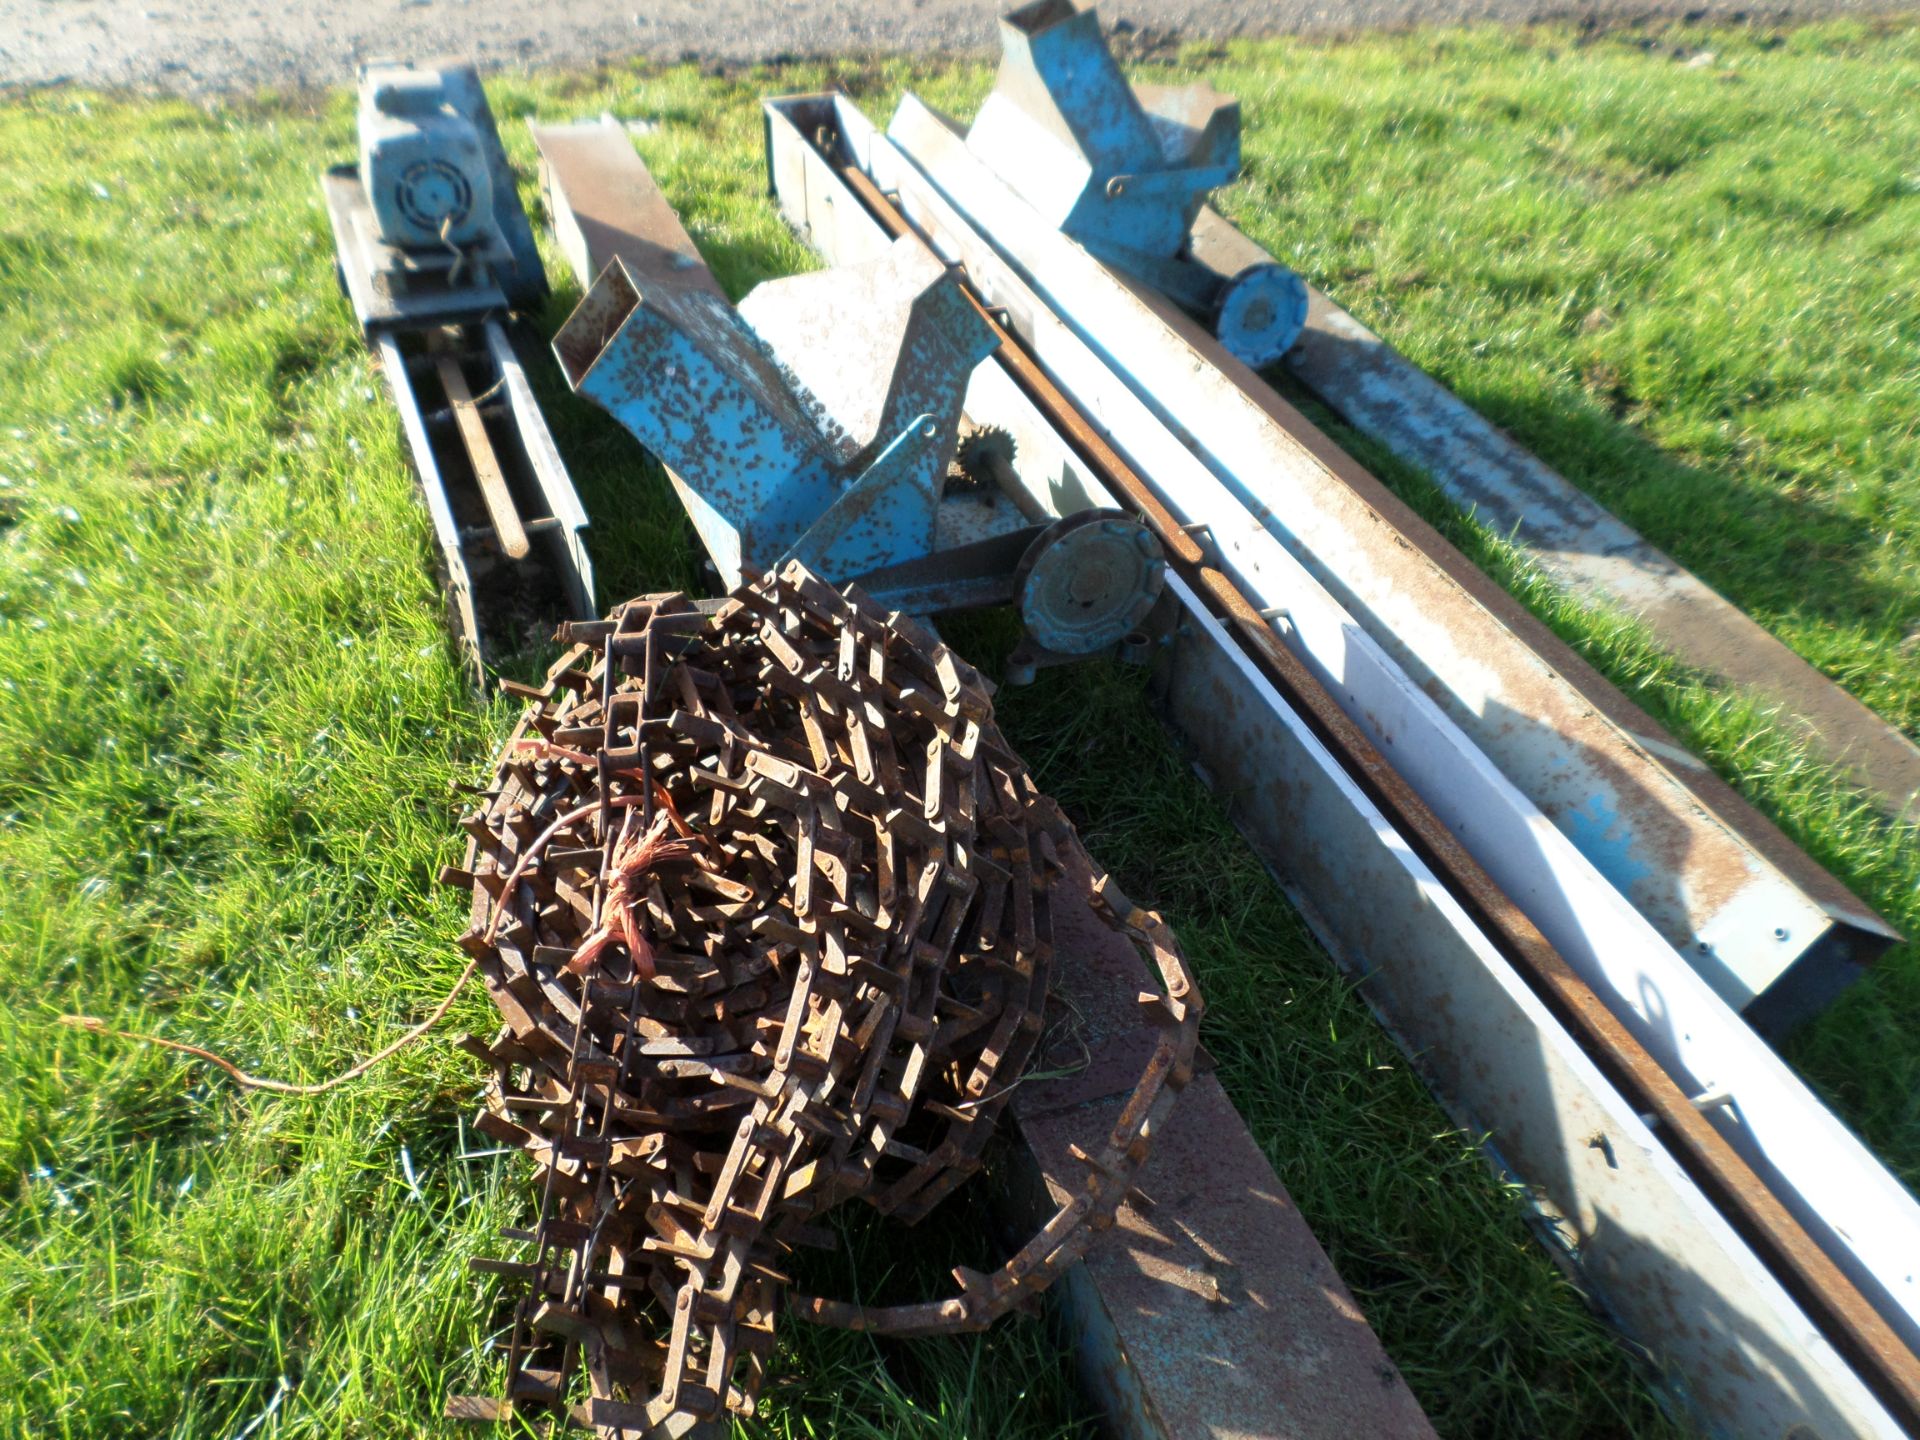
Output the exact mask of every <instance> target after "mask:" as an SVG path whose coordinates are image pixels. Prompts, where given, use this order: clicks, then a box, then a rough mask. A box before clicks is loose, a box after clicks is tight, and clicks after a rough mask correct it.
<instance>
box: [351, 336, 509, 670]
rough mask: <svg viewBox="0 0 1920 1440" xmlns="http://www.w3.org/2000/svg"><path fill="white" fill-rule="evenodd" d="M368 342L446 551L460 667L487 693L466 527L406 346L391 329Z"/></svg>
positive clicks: (444, 561)
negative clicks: (450, 496)
mask: <svg viewBox="0 0 1920 1440" xmlns="http://www.w3.org/2000/svg"><path fill="white" fill-rule="evenodd" d="M367 338H368V340H369V341H370V342H371V343H372V345H373V349H374V353H375V354H377V355H378V356H379V357H380V373H381V374H382V375H384V376H385V377H386V381H387V393H388V394H390V395H392V396H393V408H394V409H396V410H398V411H399V412H400V430H401V433H402V434H404V435H405V436H406V437H407V449H408V450H409V451H410V452H411V453H412V455H413V468H414V469H415V470H416V471H417V472H418V473H419V476H420V494H421V498H422V499H424V500H425V501H426V506H427V516H428V518H429V519H431V520H432V522H433V538H434V544H435V546H436V547H437V548H438V549H439V551H440V567H441V569H442V570H443V571H444V572H445V579H446V584H445V587H444V590H445V594H446V602H447V612H448V619H449V622H450V624H451V627H452V630H453V636H454V641H455V643H456V645H457V646H458V648H459V651H460V667H461V669H463V670H465V671H466V672H467V678H468V679H469V680H470V681H472V683H473V684H474V685H476V686H479V687H480V688H481V689H485V688H486V683H487V671H486V663H485V661H484V660H482V658H481V648H480V620H479V617H478V616H477V615H476V614H475V613H474V608H473V578H472V577H471V576H470V575H469V574H468V573H467V558H466V555H465V553H464V552H463V551H462V550H461V548H460V527H459V526H458V525H457V524H455V523H454V518H453V510H452V507H450V506H449V505H448V504H447V488H446V483H445V482H444V481H443V480H442V479H441V478H440V466H439V464H438V463H437V462H436V461H435V460H434V455H433V442H432V441H431V440H430V439H428V438H427V426H426V422H425V421H424V420H423V419H422V418H421V415H420V402H419V401H418V400H417V399H416V398H415V396H414V393H413V383H412V381H410V380H409V379H408V378H407V361H406V357H405V356H403V355H402V354H401V353H400V342H399V341H398V340H396V339H395V338H394V337H393V335H392V334H391V333H390V332H389V331H386V330H374V331H371V332H369V334H368V337H367Z"/></svg>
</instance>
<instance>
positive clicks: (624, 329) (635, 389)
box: [535, 127, 1166, 679]
mask: <svg viewBox="0 0 1920 1440" xmlns="http://www.w3.org/2000/svg"><path fill="white" fill-rule="evenodd" d="M535 140H536V143H537V144H538V145H539V146H540V149H541V153H542V156H543V159H544V161H545V163H546V174H547V181H548V185H547V189H548V201H549V205H550V207H551V209H552V210H553V212H554V214H555V217H556V221H557V222H559V223H560V228H561V230H562V233H563V234H573V235H577V236H578V237H579V238H580V241H581V243H580V245H579V246H578V247H577V248H578V250H579V255H578V264H579V265H580V266H581V268H582V271H583V274H594V275H595V276H596V278H594V279H593V283H592V284H591V285H590V286H589V287H588V289H587V293H586V296H585V298H583V299H582V300H581V302H580V305H579V306H578V308H577V309H576V310H575V311H574V313H573V314H572V315H571V316H570V317H569V318H568V320H567V323H566V324H565V325H564V326H562V327H561V330H560V333H559V334H558V335H556V336H555V337H554V342H553V344H554V351H555V353H556V354H557V355H558V356H559V357H560V366H561V370H562V371H563V372H564V374H565V375H566V377H567V381H568V383H569V384H571V385H572V386H573V388H574V390H575V391H576V392H577V393H579V394H580V395H582V396H584V397H586V398H587V399H589V400H592V401H593V402H594V403H595V404H597V405H600V406H601V407H602V408H604V409H605V410H607V411H608V412H609V413H610V414H612V415H613V416H614V418H615V419H617V420H618V421H619V422H620V423H621V424H622V425H624V426H625V427H626V428H627V429H628V430H629V431H631V432H632V433H633V435H634V436H635V437H636V438H637V439H639V441H640V442H641V443H642V444H643V445H644V446H645V447H646V448H647V449H648V450H649V451H650V452H652V454H653V455H654V456H655V457H656V458H657V459H658V460H659V461H660V462H661V464H663V465H664V466H665V467H666V469H667V474H668V476H669V478H670V479H671V480H672V482H673V483H674V485H675V487H676V489H677V490H678V492H679V496H680V500H681V503H682V504H683V505H684V506H685V508H686V511H687V514H688V515H689V517H690V518H691V519H692V521H693V525H694V528H695V530H696V531H697V532H698V533H699V536H700V540H701V543H702V544H703V546H704V547H705V548H706V551H707V554H708V555H709V557H710V558H711V559H712V561H713V563H714V566H715V568H716V569H717V570H718V571H719V572H720V574H721V577H722V579H723V580H725V582H726V583H727V584H728V585H729V586H732V585H734V584H736V583H737V582H738V581H739V580H740V578H741V576H742V575H743V574H746V573H749V572H753V571H760V570H772V569H774V568H776V567H778V566H779V565H781V564H784V563H785V562H786V561H788V560H799V561H801V562H802V563H803V564H805V565H806V566H807V567H808V569H810V570H811V571H812V572H813V573H814V574H816V575H818V576H820V577H822V578H824V579H827V580H830V581H832V582H833V583H836V584H843V583H848V582H857V583H858V584H859V585H860V586H861V588H862V589H863V590H865V591H866V592H867V593H868V594H869V595H870V596H872V597H873V598H874V599H875V600H878V601H880V602H881V603H883V604H885V605H887V606H889V607H891V608H894V609H898V610H902V611H905V612H907V613H909V614H916V615H931V614H939V613H942V612H945V611H951V610H961V609H969V608H973V607H976V606H984V605H1013V606H1015V607H1017V608H1018V610H1019V612H1020V614H1021V618H1022V620H1023V622H1024V624H1025V626H1026V629H1027V635H1026V637H1025V638H1024V639H1023V641H1022V642H1021V644H1020V646H1019V647H1018V648H1017V649H1016V652H1015V655H1014V658H1013V659H1012V660H1011V661H1010V662H1009V667H1008V669H1009V674H1010V675H1011V676H1012V677H1013V678H1015V679H1025V678H1030V677H1031V675H1032V674H1033V672H1034V671H1035V669H1037V668H1038V667H1039V666H1042V665H1046V664H1051V663H1055V662H1057V661H1060V660H1064V659H1074V658H1080V657H1084V656H1088V655H1096V654H1102V653H1107V654H1120V655H1123V656H1127V657H1132V658H1139V657H1140V652H1141V651H1143V649H1144V647H1145V645H1146V644H1147V641H1146V640H1145V638H1144V636H1143V634H1142V629H1141V627H1142V626H1143V625H1145V624H1146V622H1147V619H1148V615H1149V613H1150V612H1151V611H1152V610H1153V608H1154V606H1155V605H1156V604H1157V603H1158V601H1159V599H1160V596H1161V594H1162V591H1163V587H1164V578H1165V570H1166V566H1165V563H1164V561H1163V560H1162V558H1161V555H1160V546H1159V542H1158V541H1157V540H1155V539H1154V537H1153V536H1152V535H1151V534H1150V533H1149V532H1148V531H1147V530H1146V529H1145V528H1144V527H1143V526H1141V525H1140V523H1139V522H1138V521H1136V520H1134V519H1132V518H1131V517H1129V516H1125V515H1122V514H1120V513H1118V512H1116V511H1111V510H1107V511H1099V512H1096V513H1091V514H1086V515H1076V516H1071V517H1068V518H1067V519H1055V518H1054V517H1052V516H1049V515H1044V514H1038V513H1030V511H1031V509H1032V507H1031V502H1030V501H1028V502H1026V503H1025V505H1024V506H1023V503H1022V494H1023V492H1022V490H1021V487H1020V485H1019V484H1018V483H1017V481H1016V482H1015V483H1011V484H1009V483H1008V482H1007V477H1006V474H1005V471H1006V470H1007V468H1008V467H1010V466H1011V463H1012V459H1013V456H1012V450H1011V446H1010V445H1008V444H1006V443H1004V442H1005V438H1006V437H1004V436H1000V435H995V434H993V433H991V432H987V431H981V430H974V431H973V432H972V433H971V434H969V435H968V437H967V444H966V446H965V447H962V446H961V443H960V442H961V431H962V428H963V423H964V417H963V414H962V408H963V404H964V402H965V399H966V395H967V388H968V385H969V383H970V382H971V380H972V378H973V374H974V371H975V369H976V368H977V367H978V366H979V365H980V364H981V362H982V361H984V360H986V359H987V357H988V356H990V355H991V354H992V353H993V351H994V349H995V348H996V347H997V345H998V344H999V339H998V335H997V332H996V329H995V327H994V325H993V323H992V322H991V321H989V320H988V319H987V318H986V316H985V315H984V314H983V313H982V312H981V311H980V310H979V309H978V308H977V307H976V306H975V305H974V304H973V302H972V301H970V300H969V299H968V298H967V297H966V295H965V294H964V292H963V291H962V290H961V289H960V287H959V285H958V284H956V283H955V281H954V279H953V277H952V275H951V274H949V272H948V270H947V267H946V266H945V265H943V264H942V263H941V262H940V261H939V260H938V259H937V258H936V257H935V256H934V255H933V254H932V253H931V252H929V251H928V250H927V249H926V247H925V246H923V245H921V244H920V243H919V242H918V241H917V240H913V239H908V238H903V239H901V240H899V241H897V242H895V243H894V244H892V245H891V246H884V247H878V248H876V249H873V250H870V251H869V252H868V258H865V259H863V260H861V261H860V262H858V263H853V264H848V265H843V266H838V267H835V268H833V269H830V270H823V271H817V272H814V273H812V274H805V275H792V276H787V277H784V278H781V279H778V280H770V281H767V282H766V283H765V284H762V285H760V286H758V287H757V288H756V289H754V290H753V291H752V292H751V293H749V294H748V295H747V296H746V298H745V299H743V300H742V301H741V302H740V304H739V305H738V306H737V307H736V306H734V305H731V304H729V303H728V302H727V299H726V297H725V295H724V294H722V292H721V290H720V288H719V286H718V285H717V284H716V283H715V282H714V280H713V276H712V274H711V272H710V271H708V270H707V269H706V267H705V266H704V265H703V264H702V263H700V261H699V257H698V253H697V252H696V251H695V250H694V247H693V243H692V241H691V239H689V238H688V236H687V235H686V233H685V231H684V229H682V228H681V226H680V224H679V221H678V219H677V218H676V217H675V216H674V215H673V213H672V210H671V208H670V207H668V206H667V205H666V204H665V203H664V200H662V199H661V198H660V197H659V195H658V191H657V188H656V187H654V186H653V185H652V181H651V178H650V177H648V176H647V175H646V172H645V167H644V165H642V164H641V162H640V160H639V157H638V156H636V155H635V154H634V153H633V150H632V147H631V146H630V145H629V144H628V143H627V142H626V140H625V138H624V137H623V136H620V135H617V134H615V135H609V134H607V133H604V132H603V131H600V130H597V129H596V128H595V127H574V128H572V129H565V128H560V127H540V128H539V129H537V130H536V131H535ZM576 192H579V193H580V194H581V195H582V196H583V197H584V196H586V195H589V194H591V195H594V196H597V197H598V198H597V199H585V198H583V199H582V200H581V201H580V203H581V204H586V205H592V206H594V207H595V208H594V211H593V213H592V214H591V215H589V216H586V217H584V218H585V219H586V222H587V223H586V226H585V227H584V228H582V226H581V225H580V224H579V222H580V220H581V219H582V217H581V216H579V215H576V214H575V213H574V208H573V207H574V204H575V201H574V198H573V197H574V195H575V194H576ZM610 195H617V196H624V197H626V202H625V203H624V204H623V205H611V204H610V202H609V201H608V199H607V197H608V196H610ZM616 212H617V213H616ZM589 231H590V232H591V234H592V236H593V237H594V241H595V242H597V244H598V246H599V248H598V249H597V250H596V249H595V245H594V243H589V242H588V240H587V238H586V237H587V235H588V233H589ZM956 465H957V466H958V468H959V469H960V470H961V471H962V473H963V474H965V475H966V477H967V481H968V483H967V484H966V485H965V486H950V484H949V481H950V479H951V478H952V472H953V470H954V469H955V467H956Z"/></svg>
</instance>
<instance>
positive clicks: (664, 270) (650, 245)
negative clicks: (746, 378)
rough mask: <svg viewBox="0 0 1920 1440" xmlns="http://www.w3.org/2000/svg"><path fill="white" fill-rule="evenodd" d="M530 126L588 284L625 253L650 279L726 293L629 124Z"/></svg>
mask: <svg viewBox="0 0 1920 1440" xmlns="http://www.w3.org/2000/svg"><path fill="white" fill-rule="evenodd" d="M527 129H528V131H529V132H531V134H532V135H533V143H534V147H535V148H536V149H537V150H538V151H539V152H540V191H541V193H542V194H543V195H544V196H545V197H546V201H547V216H548V219H549V220H550V222H551V223H552V225H553V233H554V238H555V239H556V240H558V241H559V243H560V252H561V254H563V255H565V256H566V257H567V264H568V266H569V267H570V268H571V269H572V270H573V274H574V278H575V279H576V280H578V281H579V282H580V288H581V289H582V290H585V289H586V288H587V287H588V286H590V285H592V284H593V282H594V280H595V279H596V278H598V276H599V274H600V272H601V271H602V270H605V269H606V268H607V266H608V265H609V264H611V263H612V262H613V261H614V260H616V259H618V260H621V261H623V262H625V264H626V267H627V269H628V271H629V272H630V273H631V274H632V275H633V276H634V277H635V278H636V279H638V280H640V281H642V282H645V281H649V280H668V281H671V282H672V283H674V284H676V285H691V286H693V287H694V288H696V289H700V290H705V291H707V292H708V293H710V294H712V295H714V296H717V297H718V298H720V299H723V300H724V299H725V298H726V296H725V294H724V293H723V292H722V291H721V289H720V282H719V281H717V280H715V279H714V278H713V272H712V271H711V270H709V269H707V262H706V261H704V260H702V259H701V258H700V251H699V250H698V249H697V248H696V247H695V245H694V243H693V239H692V237H691V236H689V235H688V234H687V231H686V227H685V226H684V225H682V224H681V223H680V217H679V216H678V215H676V214H675V213H674V210H673V206H672V205H670V204H668V203H667V197H666V196H665V195H663V194H661V193H660V186H659V185H658V184H657V183H655V181H654V178H653V176H652V174H651V173H649V172H648V170H647V167H646V166H645V165H642V164H640V163H639V157H638V156H637V155H636V154H635V153H634V148H633V140H632V138H631V137H630V136H629V135H628V134H627V132H626V128H625V127H624V126H622V125H619V124H617V123H616V122H614V121H612V120H598V121H582V122H580V123H578V124H574V125H543V124H540V123H538V122H536V121H533V120H529V121H528V122H527Z"/></svg>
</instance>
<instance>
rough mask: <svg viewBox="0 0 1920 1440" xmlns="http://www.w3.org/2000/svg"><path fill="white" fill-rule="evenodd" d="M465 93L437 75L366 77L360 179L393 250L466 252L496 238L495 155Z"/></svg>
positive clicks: (378, 70)
mask: <svg viewBox="0 0 1920 1440" xmlns="http://www.w3.org/2000/svg"><path fill="white" fill-rule="evenodd" d="M464 93H465V91H464V90H463V89H462V88H461V87H456V86H452V85H450V84H449V83H448V79H447V77H446V75H444V74H443V73H442V72H441V71H439V70H436V69H425V68H418V67H415V66H412V65H376V66H368V67H366V68H365V69H363V70H362V71H361V75H360V179H361V183H362V184H363V185H364V186H365V188H366V192H367V201H368V203H369V204H370V205H371V206H372V208H373V214H374V219H375V222H376V224H377V226H378V228H379V235H380V239H381V240H382V241H384V242H385V243H386V244H388V245H392V246H395V247H396V248H399V249H403V250H415V249H426V248H430V247H436V246H446V245H451V246H454V247H466V246H470V245H476V244H479V243H481V242H482V241H485V240H487V239H488V238H489V237H490V236H491V234H492V231H493V226H494V214H493V177H492V168H491V163H490V157H489V155H488V153H487V148H486V145H485V143H484V142H483V141H482V139H481V133H480V124H479V118H478V117H477V116H474V115H470V114H468V113H466V112H465V110H464V109H463V108H462V106H461V104H460V100H461V98H462V96H463V95H464Z"/></svg>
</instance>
